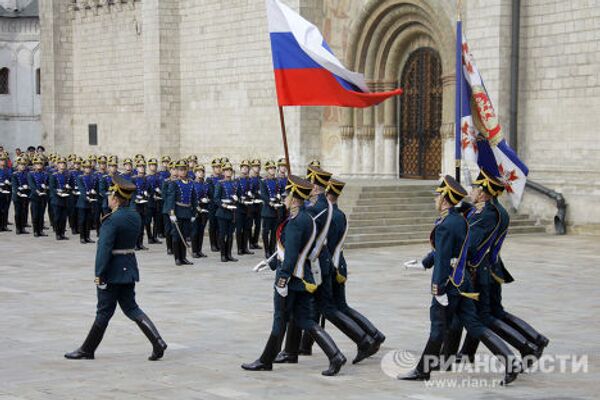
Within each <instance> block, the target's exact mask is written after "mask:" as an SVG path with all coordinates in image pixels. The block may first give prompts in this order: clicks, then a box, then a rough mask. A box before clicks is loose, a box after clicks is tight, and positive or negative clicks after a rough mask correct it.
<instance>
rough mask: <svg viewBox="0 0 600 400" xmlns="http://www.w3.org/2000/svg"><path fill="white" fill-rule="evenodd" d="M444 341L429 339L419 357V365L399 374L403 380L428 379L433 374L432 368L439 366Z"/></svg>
mask: <svg viewBox="0 0 600 400" xmlns="http://www.w3.org/2000/svg"><path fill="white" fill-rule="evenodd" d="M441 348H442V343H441V342H438V341H434V340H431V339H429V340H427V344H426V345H425V349H424V350H423V354H422V355H421V358H420V359H419V363H418V364H417V366H416V367H415V368H414V369H413V370H412V371H410V372H409V373H408V374H406V375H402V376H398V379H400V380H403V381H428V380H429V377H430V376H431V370H433V369H437V368H439V356H440V350H441Z"/></svg>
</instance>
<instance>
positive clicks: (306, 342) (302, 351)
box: [298, 331, 315, 356]
mask: <svg viewBox="0 0 600 400" xmlns="http://www.w3.org/2000/svg"><path fill="white" fill-rule="evenodd" d="M314 342H315V340H314V339H313V337H312V335H311V334H310V333H309V332H307V331H303V332H302V338H301V339H300V348H299V349H298V354H299V355H301V356H310V355H312V346H313V343H314Z"/></svg>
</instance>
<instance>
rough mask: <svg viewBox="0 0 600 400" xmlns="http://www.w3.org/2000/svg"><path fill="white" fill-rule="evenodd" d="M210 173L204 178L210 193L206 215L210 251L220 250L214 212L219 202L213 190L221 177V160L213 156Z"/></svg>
mask: <svg viewBox="0 0 600 400" xmlns="http://www.w3.org/2000/svg"><path fill="white" fill-rule="evenodd" d="M211 167H212V175H211V176H209V177H208V179H207V180H206V181H207V183H208V187H209V195H210V200H211V203H210V208H209V217H208V239H209V241H210V251H212V252H217V251H220V248H219V222H218V220H217V216H216V212H217V210H218V209H219V207H220V206H219V204H218V203H217V202H216V201H215V191H216V188H217V185H218V184H219V181H220V180H221V179H223V176H222V175H221V160H219V159H218V158H215V159H214V160H212V162H211Z"/></svg>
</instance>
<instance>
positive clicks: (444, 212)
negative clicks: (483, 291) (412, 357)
mask: <svg viewBox="0 0 600 400" xmlns="http://www.w3.org/2000/svg"><path fill="white" fill-rule="evenodd" d="M436 191H437V192H438V193H439V195H438V196H437V197H436V200H435V204H436V209H437V211H438V212H439V213H440V217H439V218H438V219H437V220H436V222H435V226H434V228H433V231H432V232H431V236H430V237H431V245H432V247H433V249H434V250H433V252H432V253H431V255H430V256H428V257H426V259H432V260H433V275H432V283H431V293H432V296H433V299H432V301H431V307H430V313H429V314H430V319H431V330H430V334H429V340H428V341H427V344H426V345H425V349H424V351H423V354H422V356H421V358H420V360H419V363H418V364H417V366H416V368H415V369H413V370H412V371H410V372H409V373H408V374H407V375H405V376H400V377H398V379H403V380H428V379H429V378H430V373H431V371H432V370H433V369H437V368H442V363H441V361H442V360H440V350H441V348H442V344H443V341H444V334H445V333H446V332H447V330H448V327H449V326H450V324H451V322H452V320H453V319H454V318H458V320H459V321H460V323H461V324H462V325H463V326H464V327H465V328H466V329H467V332H468V333H469V334H470V335H472V336H473V337H474V338H477V339H479V340H481V342H483V343H484V344H485V346H486V347H487V348H488V349H489V350H490V351H491V352H492V354H494V355H495V356H496V357H498V358H499V359H500V360H501V361H502V362H503V363H504V365H505V375H504V380H503V383H504V384H509V383H510V382H512V381H514V380H515V379H516V378H517V375H518V374H519V372H520V371H521V366H520V363H519V362H518V361H517V360H516V359H515V356H514V354H513V353H512V352H511V351H510V350H509V348H508V347H507V346H506V344H505V343H504V342H503V341H502V339H500V338H499V337H498V336H496V334H494V333H493V332H492V331H491V330H490V329H489V328H486V327H485V325H483V323H482V322H481V320H480V319H479V317H478V316H477V311H476V307H475V304H474V301H473V300H474V299H476V298H477V294H475V293H473V292H472V290H473V286H472V285H471V280H470V278H469V274H468V273H467V272H468V271H467V269H466V268H467V253H468V244H469V243H470V239H469V235H470V234H469V225H468V223H467V220H466V219H465V217H464V216H463V215H461V214H460V213H459V211H458V210H457V209H456V205H458V203H460V202H461V201H462V199H463V198H464V197H465V196H466V195H467V192H466V191H465V189H464V188H463V187H462V186H461V185H460V184H459V183H458V182H456V180H455V179H454V178H452V177H451V176H449V175H446V176H445V177H444V178H443V180H442V182H441V184H440V186H439V187H438V188H437V189H436ZM424 266H425V267H426V266H427V265H425V264H424Z"/></svg>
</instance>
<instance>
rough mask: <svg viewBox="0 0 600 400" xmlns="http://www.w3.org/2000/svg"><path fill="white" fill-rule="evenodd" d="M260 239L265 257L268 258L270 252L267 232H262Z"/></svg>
mask: <svg viewBox="0 0 600 400" xmlns="http://www.w3.org/2000/svg"><path fill="white" fill-rule="evenodd" d="M262 241H263V248H264V249H265V259H266V260H268V259H269V257H271V252H270V251H269V250H270V249H269V234H268V233H267V232H263V235H262Z"/></svg>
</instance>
